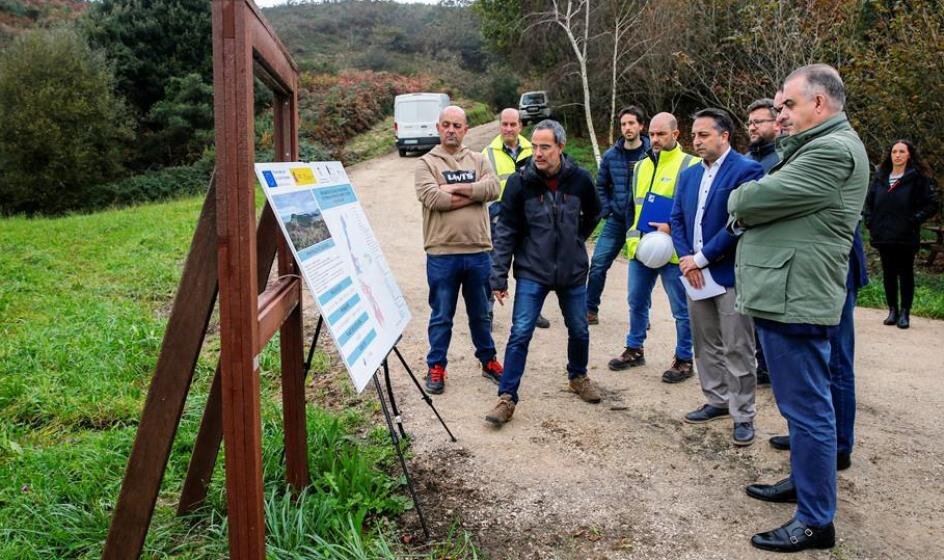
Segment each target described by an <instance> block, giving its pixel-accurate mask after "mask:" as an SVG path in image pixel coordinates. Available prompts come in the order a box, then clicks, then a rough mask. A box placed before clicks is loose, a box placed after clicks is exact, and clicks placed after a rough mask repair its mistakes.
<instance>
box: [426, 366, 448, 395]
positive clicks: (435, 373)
mask: <svg viewBox="0 0 944 560" xmlns="http://www.w3.org/2000/svg"><path fill="white" fill-rule="evenodd" d="M445 389H446V368H445V367H443V366H442V365H440V364H436V365H434V366H433V367H431V368H429V371H428V372H426V390H427V391H429V392H430V393H432V394H434V395H441V394H442V392H443V391H444V390H445Z"/></svg>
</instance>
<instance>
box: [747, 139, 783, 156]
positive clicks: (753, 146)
mask: <svg viewBox="0 0 944 560" xmlns="http://www.w3.org/2000/svg"><path fill="white" fill-rule="evenodd" d="M747 150H748V151H749V152H750V153H751V154H753V155H754V156H756V157H759V158H762V157H764V156H766V155H767V154H771V153H773V152H775V151H777V147H776V145H775V144H774V141H773V140H761V141H759V142H751V143H750V144H748V146H747Z"/></svg>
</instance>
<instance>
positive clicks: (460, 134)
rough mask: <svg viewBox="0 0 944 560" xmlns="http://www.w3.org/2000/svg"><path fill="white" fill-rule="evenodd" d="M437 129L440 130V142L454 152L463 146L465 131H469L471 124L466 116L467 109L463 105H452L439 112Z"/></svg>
mask: <svg viewBox="0 0 944 560" xmlns="http://www.w3.org/2000/svg"><path fill="white" fill-rule="evenodd" d="M436 130H437V131H438V132H439V144H440V145H441V146H442V148H443V149H444V150H446V151H447V152H449V153H450V154H454V153H456V152H458V151H459V148H461V147H462V139H463V138H465V133H466V132H468V131H469V126H468V124H467V121H466V118H465V111H463V110H462V107H456V106H455V105H450V106H448V107H446V108H445V109H443V110H442V112H441V113H439V121H437V122H436Z"/></svg>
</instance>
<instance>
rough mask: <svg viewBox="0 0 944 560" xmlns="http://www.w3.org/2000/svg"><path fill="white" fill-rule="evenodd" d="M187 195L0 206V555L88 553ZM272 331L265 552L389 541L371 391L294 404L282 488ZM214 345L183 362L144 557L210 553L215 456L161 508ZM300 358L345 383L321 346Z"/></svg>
mask: <svg viewBox="0 0 944 560" xmlns="http://www.w3.org/2000/svg"><path fill="white" fill-rule="evenodd" d="M201 204H202V201H201V200H200V199H198V198H186V199H182V200H177V201H173V202H167V203H162V204H151V205H144V206H138V207H134V208H126V209H122V210H114V211H107V212H101V213H98V214H90V215H81V216H69V217H64V218H58V219H32V220H31V219H25V218H11V219H3V220H0V231H2V235H0V273H2V277H3V279H4V281H3V282H2V284H0V560H7V559H9V560H13V559H16V560H21V559H34V558H35V559H46V558H57V559H59V558H83V559H84V558H98V557H100V556H101V548H102V545H103V543H104V540H105V536H106V534H107V530H108V525H109V523H110V520H111V513H112V509H113V507H114V504H115V500H116V498H117V495H118V491H119V487H120V484H121V480H122V477H123V475H124V470H125V467H126V464H127V458H128V453H129V452H130V448H131V445H132V443H133V441H134V436H135V430H136V426H137V422H138V417H139V415H140V411H141V407H142V405H143V401H144V397H145V395H146V392H147V388H148V383H149V381H150V376H151V373H152V370H153V367H154V364H155V361H156V356H157V352H158V350H159V347H160V343H161V339H162V337H163V331H164V328H165V325H166V312H167V310H168V309H169V304H170V302H171V301H172V298H173V295H174V292H175V290H176V286H177V282H178V280H179V277H180V273H181V263H182V260H183V258H184V256H185V254H186V251H187V249H188V247H189V243H190V237H191V235H192V233H193V229H194V226H195V223H196V218H197V214H198V213H199V209H200V205H201ZM274 344H275V343H270V345H269V346H268V347H267V348H266V349H265V351H264V352H263V354H262V356H261V360H260V363H261V369H262V387H263V389H262V402H263V411H262V420H263V441H264V443H263V447H264V448H263V465H264V472H265V475H264V480H265V488H266V493H265V496H266V513H267V535H268V540H267V542H268V546H269V557H270V558H394V557H398V555H400V554H402V552H403V551H402V550H401V549H402V546H401V545H399V542H398V541H397V539H396V538H395V537H394V533H395V531H396V525H395V523H396V518H397V516H398V515H399V514H400V513H402V512H404V511H405V510H407V509H408V508H409V507H410V502H409V500H407V499H406V498H404V496H403V487H402V484H403V480H402V475H401V474H400V472H399V469H398V467H397V465H396V464H395V462H394V460H393V450H392V449H391V447H390V445H389V441H388V439H387V434H386V430H385V429H381V428H379V427H377V426H379V423H378V422H376V420H375V418H374V417H375V414H376V405H375V404H374V403H373V402H372V401H367V402H366V403H365V404H361V405H356V404H355V401H354V399H353V398H351V399H350V402H344V403H340V405H341V408H342V409H344V410H345V412H343V413H340V414H336V415H332V414H329V413H327V412H324V411H323V410H320V409H317V408H314V407H309V415H308V427H309V439H310V443H309V449H310V452H311V458H310V463H311V472H312V484H311V486H310V487H309V488H308V490H307V491H306V492H305V494H304V495H303V496H302V497H301V498H300V499H299V500H297V501H294V500H291V499H290V498H289V496H287V495H286V492H285V486H284V483H283V480H284V476H283V475H284V466H283V465H282V454H281V452H282V449H281V440H282V438H281V427H280V424H281V420H280V418H281V413H280V405H279V402H280V401H279V397H278V395H279V384H278V374H277V368H278V350H277V347H276V346H275V345H274ZM218 349H219V341H218V339H217V338H215V337H213V338H210V339H209V340H208V342H207V344H206V345H205V349H204V355H203V356H202V357H201V358H200V361H199V363H198V366H197V372H196V375H195V378H194V385H193V388H192V391H191V396H190V399H189V401H188V403H187V406H186V409H185V411H184V416H183V419H182V422H181V426H180V429H179V431H178V435H177V438H176V440H175V442H174V448H173V452H172V455H171V457H170V461H169V463H168V466H167V471H166V474H165V479H164V484H163V487H162V490H161V493H160V496H159V498H158V504H157V509H156V511H155V516H154V521H153V522H152V525H151V530H150V533H149V536H148V540H147V542H146V547H145V554H144V557H146V558H188V559H204V558H206V559H218V558H222V557H224V556H225V555H226V550H227V534H226V531H227V529H226V527H227V526H226V517H225V510H226V503H225V493H224V484H223V482H224V481H223V473H222V466H223V460H222V458H221V460H220V461H219V462H218V464H217V471H216V473H215V474H214V477H213V483H212V485H211V488H210V493H209V497H208V500H207V504H206V506H205V507H204V508H203V509H202V510H201V511H199V512H197V513H196V514H194V515H193V516H191V517H190V518H188V519H180V518H177V517H176V516H175V515H174V510H175V506H176V499H177V497H178V495H179V491H180V486H181V483H182V480H183V476H184V474H185V471H186V467H187V462H188V460H189V457H190V453H191V451H192V446H193V441H194V438H195V435H196V432H197V428H198V426H199V421H200V416H201V414H202V411H203V406H204V404H205V401H206V395H207V391H208V385H209V382H210V379H211V376H212V374H213V368H214V366H215V359H216V355H217V352H218ZM316 369H317V370H318V371H317V372H316V373H317V374H322V375H324V374H326V373H328V374H329V375H332V373H331V372H333V378H335V379H338V380H342V381H340V382H341V383H345V384H346V383H347V381H346V380H345V377H346V376H345V375H344V374H343V373H339V368H338V366H337V365H335V364H332V363H331V360H330V358H329V357H328V356H327V355H326V354H323V353H322V354H320V355H319V357H318V360H317V361H316ZM342 393H343V391H342ZM316 404H317V403H316ZM388 537H389V538H388ZM443 546H447V547H452V548H454V549H457V550H458V549H462V546H463V541H462V538H461V537H455V538H454V539H452V540H447V542H446V543H445V544H444V545H443ZM472 550H473V552H471V553H469V552H464V553H463V555H462V556H455V557H456V558H459V557H461V558H470V557H475V554H476V553H475V552H474V548H473V549H472Z"/></svg>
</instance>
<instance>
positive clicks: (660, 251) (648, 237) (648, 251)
mask: <svg viewBox="0 0 944 560" xmlns="http://www.w3.org/2000/svg"><path fill="white" fill-rule="evenodd" d="M673 253H675V247H674V246H673V245H672V236H671V235H669V234H667V233H663V232H661V231H654V232H652V233H647V234H645V235H643V236H642V239H640V240H639V245H638V246H637V247H636V258H637V259H639V262H641V263H642V264H644V265H646V266H648V267H649V268H662V267H663V266H665V265H666V264H668V262H669V261H670V260H671V259H672V254H673Z"/></svg>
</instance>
